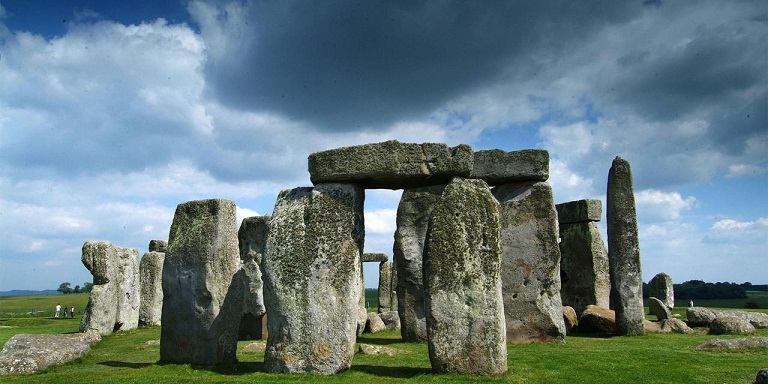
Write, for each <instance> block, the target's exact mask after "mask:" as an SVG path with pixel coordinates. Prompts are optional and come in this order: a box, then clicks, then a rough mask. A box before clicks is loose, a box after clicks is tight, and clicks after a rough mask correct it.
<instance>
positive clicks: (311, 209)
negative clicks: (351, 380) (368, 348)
mask: <svg viewBox="0 0 768 384" xmlns="http://www.w3.org/2000/svg"><path fill="white" fill-rule="evenodd" d="M364 193H365V191H364V190H363V189H362V188H361V187H360V186H358V185H354V184H321V185H318V186H316V187H315V188H295V189H292V190H285V191H282V192H280V194H279V195H278V198H277V203H276V204H275V209H274V211H273V215H272V222H271V228H270V231H269V236H268V237H267V246H266V249H265V253H264V259H263V261H262V267H263V272H264V299H265V303H266V304H267V313H268V314H269V322H268V323H267V327H268V329H269V337H268V338H267V350H266V352H265V355H264V367H265V370H266V371H267V372H287V373H301V372H307V373H319V374H333V373H336V372H340V371H343V370H346V369H348V368H349V367H350V365H351V363H352V357H353V356H354V353H355V348H354V347H355V341H356V336H357V335H356V328H357V316H356V315H357V312H358V310H359V309H360V308H359V299H360V294H361V291H360V265H361V263H360V256H361V254H362V249H363V239H364V231H365V229H364V228H365V227H364V223H363V201H364V199H365V194H364Z"/></svg>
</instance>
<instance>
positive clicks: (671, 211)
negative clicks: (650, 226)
mask: <svg viewBox="0 0 768 384" xmlns="http://www.w3.org/2000/svg"><path fill="white" fill-rule="evenodd" d="M635 199H636V204H637V214H638V215H642V216H643V217H646V218H648V219H650V220H676V219H679V218H680V214H681V212H682V211H688V210H691V209H693V208H695V207H696V206H697V200H696V198H695V197H693V196H688V197H685V198H683V197H682V196H681V195H680V193H679V192H664V191H659V190H654V189H646V190H642V191H639V192H637V193H635Z"/></svg>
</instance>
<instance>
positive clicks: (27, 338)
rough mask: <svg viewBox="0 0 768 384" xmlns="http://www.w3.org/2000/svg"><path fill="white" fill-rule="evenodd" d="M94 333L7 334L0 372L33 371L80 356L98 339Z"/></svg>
mask: <svg viewBox="0 0 768 384" xmlns="http://www.w3.org/2000/svg"><path fill="white" fill-rule="evenodd" d="M100 340H101V336H100V335H99V334H98V333H96V332H86V333H75V334H66V335H30V334H18V335H15V336H13V337H11V338H10V339H9V340H8V341H7V342H6V343H5V345H4V346H3V352H2V354H0V375H6V374H16V373H34V372H38V371H41V370H44V369H46V368H48V367H52V366H54V365H61V364H64V363H66V362H69V361H72V360H74V359H77V358H80V357H83V356H84V355H85V354H86V353H88V351H90V350H91V345H92V344H94V343H96V342H98V341H100Z"/></svg>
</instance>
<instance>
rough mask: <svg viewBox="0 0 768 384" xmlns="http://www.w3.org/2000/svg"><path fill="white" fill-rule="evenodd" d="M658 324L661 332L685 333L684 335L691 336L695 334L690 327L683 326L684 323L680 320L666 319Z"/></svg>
mask: <svg viewBox="0 0 768 384" xmlns="http://www.w3.org/2000/svg"><path fill="white" fill-rule="evenodd" d="M660 324H661V329H662V331H663V332H673V333H685V334H691V333H695V332H696V331H694V330H693V329H691V327H689V326H688V324H685V322H684V321H682V320H680V319H675V318H671V319H666V320H662V321H661V322H660Z"/></svg>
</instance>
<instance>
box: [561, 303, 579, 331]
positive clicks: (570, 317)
mask: <svg viewBox="0 0 768 384" xmlns="http://www.w3.org/2000/svg"><path fill="white" fill-rule="evenodd" d="M563 323H564V324H565V333H566V335H570V334H571V333H573V331H574V330H575V329H576V327H577V326H578V325H579V317H578V316H577V315H576V310H574V309H573V307H569V306H567V305H563Z"/></svg>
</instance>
